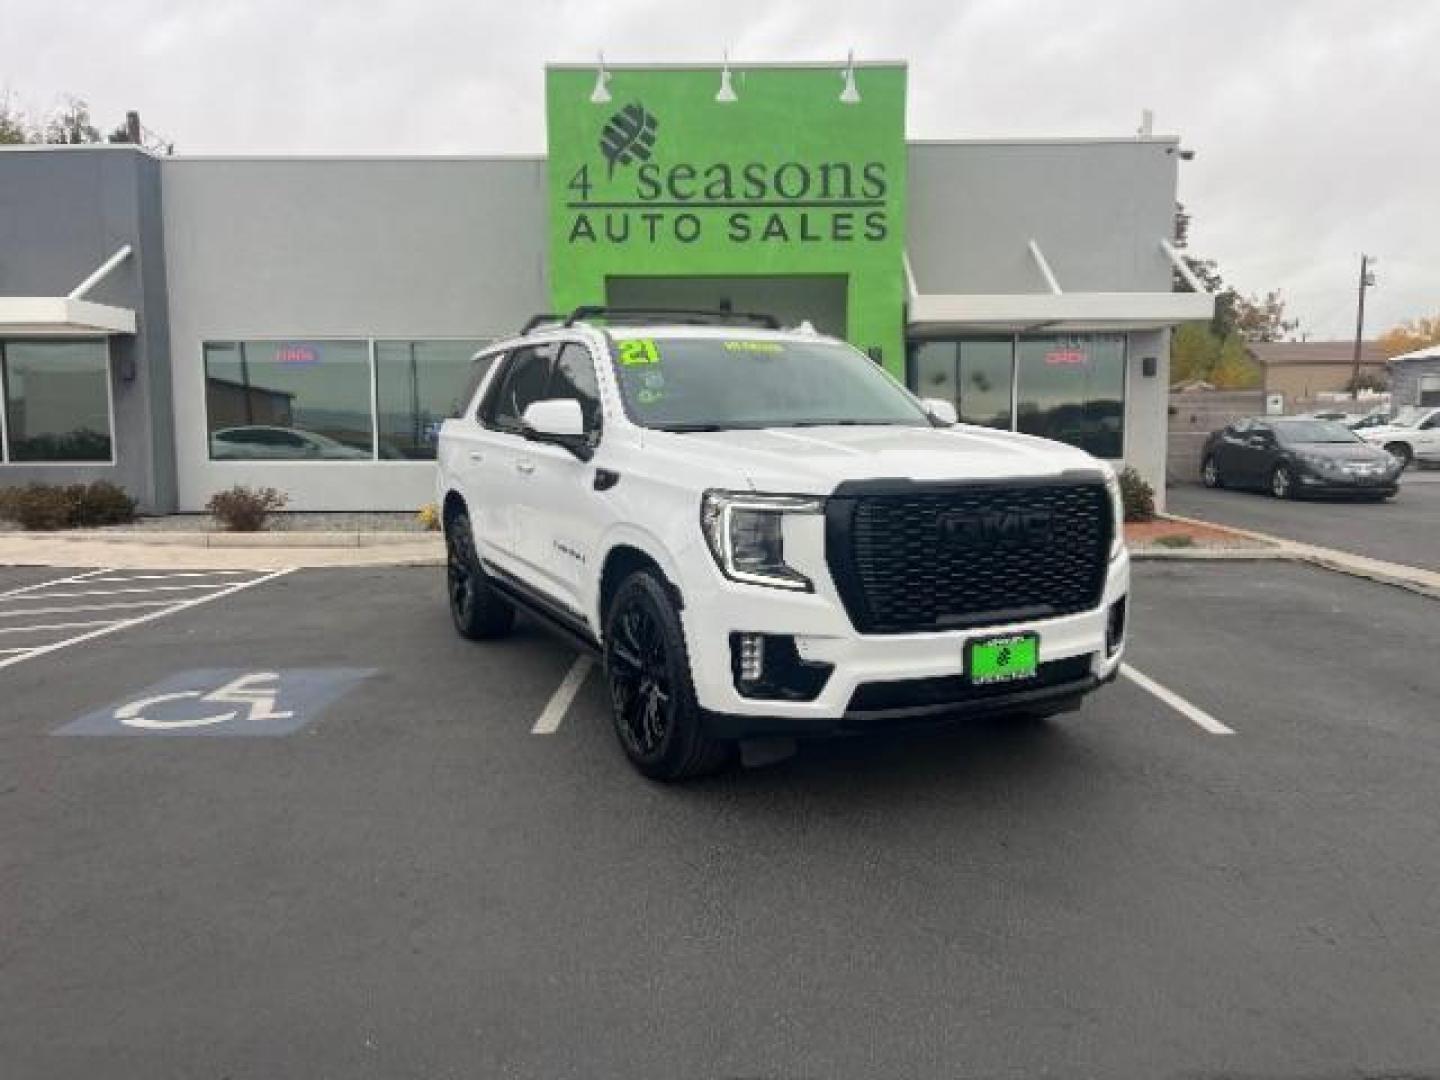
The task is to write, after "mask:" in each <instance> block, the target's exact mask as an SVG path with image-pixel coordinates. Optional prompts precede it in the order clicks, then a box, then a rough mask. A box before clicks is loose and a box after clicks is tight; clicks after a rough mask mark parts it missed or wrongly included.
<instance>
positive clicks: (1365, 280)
mask: <svg viewBox="0 0 1440 1080" xmlns="http://www.w3.org/2000/svg"><path fill="white" fill-rule="evenodd" d="M1377 262H1379V260H1378V259H1376V258H1375V256H1373V255H1363V254H1362V255H1361V256H1360V299H1359V301H1358V302H1357V303H1356V305H1355V358H1354V359H1355V362H1354V365H1353V367H1352V369H1351V372H1350V395H1351V397H1352V398H1353V399H1354V400H1355V401H1359V400H1360V340H1361V338H1363V337H1364V336H1365V290H1366V288H1369V287H1373V286H1374V284H1375V274H1374V273H1373V272H1372V271H1371V269H1370V268H1371V267H1372V266H1374V265H1375V264H1376V263H1377Z"/></svg>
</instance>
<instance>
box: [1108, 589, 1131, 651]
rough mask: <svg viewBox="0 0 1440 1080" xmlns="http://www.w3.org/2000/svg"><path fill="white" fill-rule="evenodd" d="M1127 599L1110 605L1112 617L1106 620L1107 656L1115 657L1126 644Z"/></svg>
mask: <svg viewBox="0 0 1440 1080" xmlns="http://www.w3.org/2000/svg"><path fill="white" fill-rule="evenodd" d="M1125 599H1126V598H1125V597H1123V596H1122V597H1121V598H1120V599H1119V600H1116V601H1115V603H1113V604H1111V605H1110V617H1109V618H1108V619H1106V620H1105V655H1106V656H1114V655H1115V654H1116V653H1117V652H1119V651H1120V646H1121V645H1123V644H1124V643H1125Z"/></svg>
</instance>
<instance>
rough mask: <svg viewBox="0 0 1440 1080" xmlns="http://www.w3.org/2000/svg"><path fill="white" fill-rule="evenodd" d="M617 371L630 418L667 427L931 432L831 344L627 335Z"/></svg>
mask: <svg viewBox="0 0 1440 1080" xmlns="http://www.w3.org/2000/svg"><path fill="white" fill-rule="evenodd" d="M615 371H616V374H617V376H618V378H619V382H620V391H621V394H622V395H623V396H624V398H625V408H626V410H627V411H628V412H629V414H630V416H631V418H632V419H633V420H634V421H635V422H636V423H638V424H641V425H643V426H645V427H650V428H660V429H662V430H666V431H711V430H721V429H725V428H761V427H808V426H812V425H822V424H902V425H907V426H913V427H928V426H930V420H929V417H928V416H926V414H925V412H924V410H923V409H921V407H920V405H919V403H918V402H916V401H915V399H914V398H912V397H911V396H910V395H909V393H908V392H906V391H905V390H903V389H901V388H900V386H898V385H897V384H896V383H895V382H893V381H892V380H891V379H890V377H889V376H888V375H886V374H885V373H884V372H883V371H882V370H881V369H880V367H879V366H878V365H876V364H875V363H874V362H873V361H871V360H870V359H868V358H867V357H866V356H864V355H863V354H861V353H860V352H858V351H856V350H855V349H852V348H850V347H849V346H848V345H841V344H837V343H835V342H826V341H783V340H774V339H763V338H746V337H743V336H737V337H734V338H718V337H716V338H686V337H663V336H662V337H654V338H626V339H622V340H620V341H618V342H616V347H615Z"/></svg>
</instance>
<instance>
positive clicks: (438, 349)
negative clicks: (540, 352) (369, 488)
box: [375, 341, 484, 461]
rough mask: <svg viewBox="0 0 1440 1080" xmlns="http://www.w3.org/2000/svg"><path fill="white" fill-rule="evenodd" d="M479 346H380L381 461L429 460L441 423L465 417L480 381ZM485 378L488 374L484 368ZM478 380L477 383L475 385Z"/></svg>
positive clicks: (447, 343) (442, 343) (453, 343)
mask: <svg viewBox="0 0 1440 1080" xmlns="http://www.w3.org/2000/svg"><path fill="white" fill-rule="evenodd" d="M482 344H483V342H479V341H377V342H376V343H375V403H376V406H377V410H378V413H377V420H378V422H379V427H380V456H381V457H382V458H408V459H411V460H420V461H428V460H432V459H433V458H434V457H435V444H436V439H437V438H438V436H439V434H440V424H441V423H442V422H443V421H444V420H445V418H446V417H450V416H456V415H459V413H460V412H461V411H463V410H464V408H465V406H466V405H467V404H468V403H469V401H470V398H471V396H472V395H473V393H474V389H475V385H476V381H478V376H477V375H476V373H475V371H474V370H473V366H472V362H471V358H472V357H473V356H474V355H475V351H476V350H477V349H479V348H480V347H481V345H482ZM480 373H481V374H483V373H484V368H483V367H481V369H480ZM472 380H474V381H472Z"/></svg>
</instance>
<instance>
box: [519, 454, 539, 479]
mask: <svg viewBox="0 0 1440 1080" xmlns="http://www.w3.org/2000/svg"><path fill="white" fill-rule="evenodd" d="M515 471H516V472H522V473H524V474H525V475H526V476H529V475H530V474H531V473H533V472H534V471H535V463H534V462H533V461H531V460H530V459H529V458H519V459H518V460H517V461H516V462H515Z"/></svg>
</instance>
